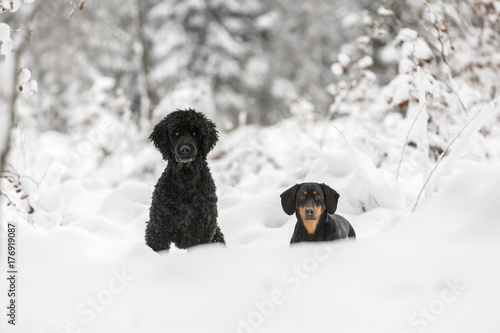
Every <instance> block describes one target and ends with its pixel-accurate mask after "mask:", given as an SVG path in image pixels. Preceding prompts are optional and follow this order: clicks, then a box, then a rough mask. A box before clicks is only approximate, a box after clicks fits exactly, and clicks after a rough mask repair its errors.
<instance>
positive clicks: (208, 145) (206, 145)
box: [201, 116, 219, 156]
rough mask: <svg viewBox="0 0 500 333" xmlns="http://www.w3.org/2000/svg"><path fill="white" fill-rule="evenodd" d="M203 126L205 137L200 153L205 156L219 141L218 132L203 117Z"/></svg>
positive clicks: (212, 124)
mask: <svg viewBox="0 0 500 333" xmlns="http://www.w3.org/2000/svg"><path fill="white" fill-rule="evenodd" d="M203 124H204V127H205V129H204V131H203V132H204V134H205V137H204V140H203V142H202V143H201V144H202V153H203V155H205V156H206V155H208V153H209V152H210V151H211V150H212V149H214V147H215V144H216V143H217V141H219V132H218V131H217V128H216V126H215V123H214V122H213V121H211V120H210V119H208V118H207V117H205V116H204V121H203Z"/></svg>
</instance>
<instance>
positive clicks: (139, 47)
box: [132, 0, 152, 130]
mask: <svg viewBox="0 0 500 333" xmlns="http://www.w3.org/2000/svg"><path fill="white" fill-rule="evenodd" d="M132 19H133V22H134V28H135V41H134V52H135V56H136V61H137V65H138V79H139V94H140V98H141V109H140V116H139V126H140V127H141V129H142V130H147V128H148V126H149V124H150V123H151V119H152V105H151V96H152V94H151V87H150V84H149V79H148V60H147V54H146V41H145V38H144V33H143V30H142V27H143V20H142V9H141V0H134V4H133V8H132Z"/></svg>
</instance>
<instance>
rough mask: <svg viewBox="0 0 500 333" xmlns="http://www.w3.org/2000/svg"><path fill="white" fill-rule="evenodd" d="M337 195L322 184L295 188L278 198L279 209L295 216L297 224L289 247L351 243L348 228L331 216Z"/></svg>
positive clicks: (347, 223) (344, 222) (336, 216)
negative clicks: (327, 242)
mask: <svg viewBox="0 0 500 333" xmlns="http://www.w3.org/2000/svg"><path fill="white" fill-rule="evenodd" d="M339 197H340V195H339V194H338V193H337V192H336V191H335V190H334V189H332V188H331V187H329V186H328V185H326V184H318V183H302V184H297V185H294V186H292V187H291V188H289V189H288V190H286V191H285V192H283V193H282V194H281V206H282V207H283V210H284V211H285V213H287V214H288V215H292V214H293V213H295V215H296V216H297V224H296V225H295V230H294V232H293V235H292V239H291V241H290V243H292V244H293V243H299V242H323V241H332V240H336V239H347V238H351V239H355V238H356V233H355V232H354V229H353V228H352V226H351V224H350V223H349V222H348V221H347V220H346V219H345V218H343V217H342V216H340V215H337V214H334V213H335V211H336V210H337V204H338V201H339Z"/></svg>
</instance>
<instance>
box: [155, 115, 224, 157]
mask: <svg viewBox="0 0 500 333" xmlns="http://www.w3.org/2000/svg"><path fill="white" fill-rule="evenodd" d="M218 134H219V133H218V132H217V129H216V128H215V124H214V123H213V122H212V121H211V120H210V119H208V118H207V117H206V116H205V115H204V114H203V113H201V112H197V111H195V110H193V109H188V110H177V111H174V112H172V113H170V114H168V115H167V116H166V117H165V118H163V120H162V121H160V122H159V123H158V124H157V125H156V126H155V127H154V129H153V132H152V133H151V135H150V137H149V139H150V140H151V141H153V144H154V145H155V147H156V148H157V149H158V150H159V151H160V153H161V154H162V156H163V159H164V160H167V161H169V162H178V163H188V162H192V161H194V160H196V159H197V158H202V159H206V157H207V155H208V153H209V152H210V151H211V150H212V149H213V148H214V147H215V144H216V143H217V141H218V140H219V135H218Z"/></svg>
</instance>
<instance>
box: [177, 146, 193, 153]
mask: <svg viewBox="0 0 500 333" xmlns="http://www.w3.org/2000/svg"><path fill="white" fill-rule="evenodd" d="M180 150H181V154H189V153H190V152H191V147H189V146H182V147H181V149H180Z"/></svg>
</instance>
